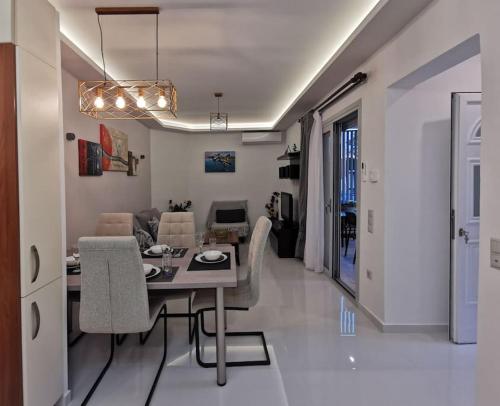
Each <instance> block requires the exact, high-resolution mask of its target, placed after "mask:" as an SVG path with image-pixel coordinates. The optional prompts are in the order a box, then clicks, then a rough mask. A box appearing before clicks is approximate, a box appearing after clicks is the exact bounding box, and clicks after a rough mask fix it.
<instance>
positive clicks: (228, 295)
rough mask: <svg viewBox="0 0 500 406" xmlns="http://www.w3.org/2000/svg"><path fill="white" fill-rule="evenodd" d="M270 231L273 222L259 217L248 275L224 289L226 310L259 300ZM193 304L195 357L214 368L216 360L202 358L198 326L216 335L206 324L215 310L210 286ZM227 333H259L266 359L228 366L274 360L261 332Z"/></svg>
mask: <svg viewBox="0 0 500 406" xmlns="http://www.w3.org/2000/svg"><path fill="white" fill-rule="evenodd" d="M270 230H271V221H270V220H269V219H268V218H267V217H264V216H262V217H260V218H259V219H258V220H257V223H256V224H255V228H254V230H253V233H252V239H251V240H250V247H249V252H248V274H247V276H246V278H238V279H239V280H238V286H237V287H236V288H229V289H224V309H225V310H249V309H250V308H251V307H253V306H255V305H256V304H257V302H258V301H259V296H260V275H261V272H262V262H263V259H264V250H265V248H266V242H267V238H268V236H269V231H270ZM193 307H194V309H197V311H196V316H195V327H194V330H195V331H194V333H195V339H196V360H197V361H198V363H199V364H200V365H201V366H203V367H205V368H212V367H215V366H216V364H215V363H207V362H204V361H203V360H202V359H201V355H200V352H201V351H200V338H199V327H200V325H201V330H202V331H203V333H204V334H205V335H208V336H213V335H215V334H214V333H208V332H207V331H206V329H205V327H204V313H205V312H207V311H213V310H215V292H214V291H213V290H209V289H202V290H200V291H197V292H196V295H195V297H194V300H193ZM226 336H258V337H260V338H261V339H262V344H263V348H264V352H265V354H266V359H265V360H262V361H240V362H226V365H227V366H249V365H269V364H270V363H271V361H270V358H269V353H268V351H267V346H266V339H265V336H264V333H263V332H262V331H253V332H226Z"/></svg>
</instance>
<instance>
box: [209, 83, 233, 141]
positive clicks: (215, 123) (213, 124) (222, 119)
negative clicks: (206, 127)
mask: <svg viewBox="0 0 500 406" xmlns="http://www.w3.org/2000/svg"><path fill="white" fill-rule="evenodd" d="M214 96H215V98H216V99H217V113H210V131H227V125H228V121H229V120H228V119H229V115H228V114H227V113H221V112H220V99H221V98H222V96H224V94H223V93H221V92H217V93H214Z"/></svg>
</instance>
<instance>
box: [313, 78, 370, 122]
mask: <svg viewBox="0 0 500 406" xmlns="http://www.w3.org/2000/svg"><path fill="white" fill-rule="evenodd" d="M367 79H368V75H367V74H366V73H363V72H358V73H356V74H355V75H354V76H353V77H352V78H351V79H350V80H349V81H347V82H346V83H344V84H343V85H342V86H340V87H339V88H338V89H337V90H335V92H333V93H332V94H331V95H330V96H329V97H328V98H327V99H326V100H325V101H324V102H323V103H321V104H320V105H319V106H318V107H316V108H314V109H312V110H311V111H316V110H319V112H320V113H323V111H325V110H326V109H327V108H328V107H330V106H331V105H332V104H334V103H335V102H337V100H339V99H340V98H341V97H343V96H345V95H346V94H347V93H349V92H350V91H351V90H353V89H355V88H356V87H358V86H359V85H361V84H363V83H365V82H366V80H367Z"/></svg>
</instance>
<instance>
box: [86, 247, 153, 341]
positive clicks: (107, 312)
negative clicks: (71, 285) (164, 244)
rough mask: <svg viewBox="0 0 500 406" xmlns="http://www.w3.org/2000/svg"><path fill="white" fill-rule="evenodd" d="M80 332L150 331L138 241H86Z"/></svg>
mask: <svg viewBox="0 0 500 406" xmlns="http://www.w3.org/2000/svg"><path fill="white" fill-rule="evenodd" d="M78 248H79V250H80V267H81V303H80V328H81V330H82V331H85V332H88V333H109V334H126V333H137V332H141V331H146V330H147V329H148V328H149V301H148V292H147V288H146V278H145V276H144V268H143V265H142V258H141V254H140V252H139V246H138V245H137V240H136V239H135V237H82V238H80V240H79V241H78Z"/></svg>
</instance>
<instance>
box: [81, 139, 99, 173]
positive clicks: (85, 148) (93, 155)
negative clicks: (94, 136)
mask: <svg viewBox="0 0 500 406" xmlns="http://www.w3.org/2000/svg"><path fill="white" fill-rule="evenodd" d="M78 169H79V171H78V172H79V175H80V176H101V175H102V148H101V145H100V144H97V143H95V142H90V141H85V140H81V139H80V140H78Z"/></svg>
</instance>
